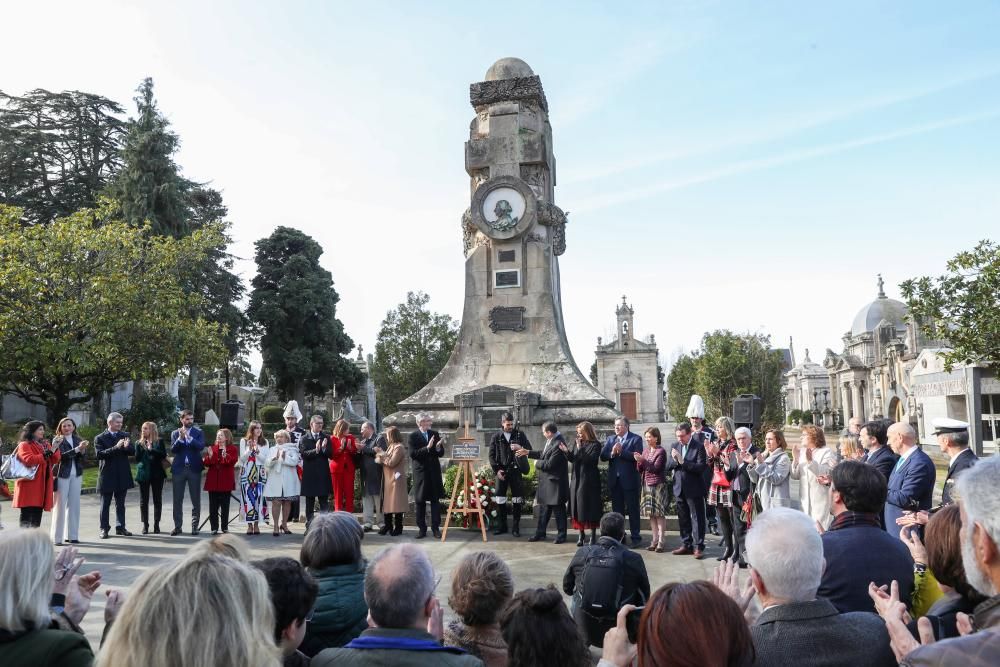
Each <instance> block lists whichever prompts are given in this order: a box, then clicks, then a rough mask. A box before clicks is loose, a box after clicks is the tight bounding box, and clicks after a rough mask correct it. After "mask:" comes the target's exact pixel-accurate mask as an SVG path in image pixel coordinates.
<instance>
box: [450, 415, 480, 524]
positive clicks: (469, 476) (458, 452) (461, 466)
mask: <svg viewBox="0 0 1000 667" xmlns="http://www.w3.org/2000/svg"><path fill="white" fill-rule="evenodd" d="M457 440H458V441H457V442H456V443H455V444H454V445H452V448H451V460H452V461H457V462H458V474H457V475H455V487H454V488H453V489H452V490H451V504H450V505H449V506H448V514H447V515H446V516H445V519H444V530H443V531H442V532H441V541H442V542H444V541H445V539H447V537H448V526H450V525H451V516H452V514H464V515H466V516H468V515H469V514H476V515H478V517H479V529H480V531H481V532H482V534H483V542H486V512H484V511H483V502H482V497H481V496H480V495H479V487H477V486H476V471H475V470H474V469H473V467H472V466H473V463H475V462H476V461H479V460H480V458H481V456H480V451H479V444H478V443H477V442H476V439H475V438H472V437H470V436H469V422H465V435H464V436H463V437H461V438H458V439H457ZM470 486H471V487H472V488H471V489H469V487H470ZM459 489H469V492H468V493H466V502H465V503H464V506H463V507H458V506H457V505H456V503H457V502H458V491H459ZM472 495H474V496H475V499H476V504H475V507H469V505H470V504H471V503H470V502H469V501H470V500H471V499H472Z"/></svg>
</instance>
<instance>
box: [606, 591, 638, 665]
mask: <svg viewBox="0 0 1000 667" xmlns="http://www.w3.org/2000/svg"><path fill="white" fill-rule="evenodd" d="M635 608H636V607H635V605H631V604H627V605H625V606H623V607H622V608H621V609H620V610H619V611H618V618H617V621H616V623H615V626H614V627H613V628H611V629H610V630H608V631H607V632H606V633H605V634H604V648H603V650H602V651H601V660H602V661H604V662H607V663H610V664H612V665H614V667H628V665H631V664H632V661H633V660H634V659H635V655H636V646H635V644H633V643H631V642H630V641H629V640H628V629H627V620H626V619H627V618H628V615H629V612H631V611H632V610H633V609H635Z"/></svg>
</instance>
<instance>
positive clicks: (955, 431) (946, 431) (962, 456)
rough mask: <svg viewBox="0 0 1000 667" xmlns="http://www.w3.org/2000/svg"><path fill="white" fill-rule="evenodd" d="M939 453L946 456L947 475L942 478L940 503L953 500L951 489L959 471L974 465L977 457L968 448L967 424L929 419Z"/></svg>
mask: <svg viewBox="0 0 1000 667" xmlns="http://www.w3.org/2000/svg"><path fill="white" fill-rule="evenodd" d="M931 426H933V427H934V435H935V436H937V442H938V447H940V448H941V453H942V454H944V455H945V456H947V457H948V476H947V477H945V478H944V490H943V491H942V492H941V504H942V505H950V504H951V503H953V502H954V501H955V499H954V498H953V497H952V491H953V490H954V487H955V481H956V480H957V479H958V476H959V473H961V472H963V471H964V470H967V469H969V468H971V467H972V466H974V465H976V462H977V461H979V457H978V456H976V455H975V453H973V451H972V450H971V449H969V424H968V423H966V422H963V421H959V420H957V419H949V418H947V417H941V418H938V419H935V420H933V421H931Z"/></svg>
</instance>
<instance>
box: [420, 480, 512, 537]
mask: <svg viewBox="0 0 1000 667" xmlns="http://www.w3.org/2000/svg"><path fill="white" fill-rule="evenodd" d="M497 488H498V491H497V493H499V487H497ZM426 505H427V502H426V501H423V500H418V501H416V502H414V503H413V510H414V513H415V514H416V515H417V528H418V529H419V530H420V532H421V533H426V532H427V516H426V515H425V514H424V511H425V506H426ZM430 505H431V528H432V529H433V530H438V529H439V528H440V527H441V503H439V502H438V501H436V500H432V501H431V502H430Z"/></svg>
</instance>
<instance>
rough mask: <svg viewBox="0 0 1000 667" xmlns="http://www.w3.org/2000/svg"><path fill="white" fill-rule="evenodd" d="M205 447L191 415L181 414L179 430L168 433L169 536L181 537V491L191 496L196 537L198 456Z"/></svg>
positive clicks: (193, 533) (182, 508)
mask: <svg viewBox="0 0 1000 667" xmlns="http://www.w3.org/2000/svg"><path fill="white" fill-rule="evenodd" d="M204 448H205V435H204V434H203V433H202V432H201V429H200V428H198V427H197V426H195V425H194V413H192V412H191V411H190V410H184V411H183V412H181V427H180V428H179V429H177V430H176V431H174V432H173V433H171V434H170V451H171V453H173V455H174V462H173V465H172V466H171V467H170V472H171V475H172V476H173V479H174V482H173V483H174V529H173V531H171V533H170V534H171V535H180V534H181V522H182V521H183V520H184V488H185V487H187V490H188V495H189V496H191V534H192V535H197V534H198V522H199V520H200V519H201V454H202V450H203V449H204Z"/></svg>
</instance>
